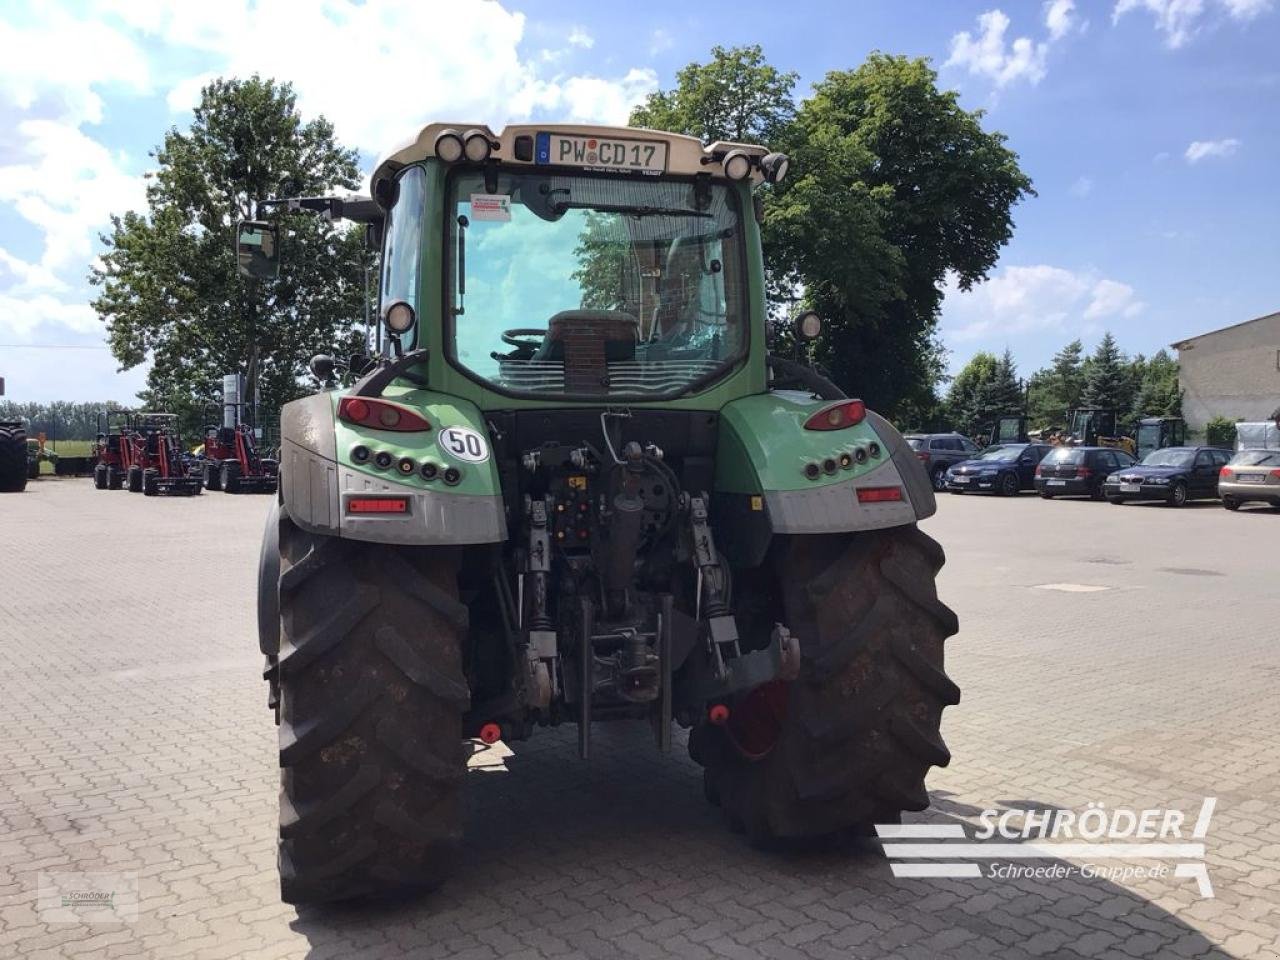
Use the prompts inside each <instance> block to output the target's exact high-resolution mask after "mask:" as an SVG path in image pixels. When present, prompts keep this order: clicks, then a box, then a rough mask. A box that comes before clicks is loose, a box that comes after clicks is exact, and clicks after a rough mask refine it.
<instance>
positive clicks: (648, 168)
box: [534, 133, 667, 173]
mask: <svg viewBox="0 0 1280 960" xmlns="http://www.w3.org/2000/svg"><path fill="white" fill-rule="evenodd" d="M534 159H535V161H536V162H537V163H547V164H554V165H557V166H566V167H593V168H595V169H604V170H634V171H637V172H640V173H665V172H666V169H667V144H666V142H665V141H662V140H628V139H624V138H621V137H577V136H570V135H567V134H563V133H540V134H538V139H537V150H536V152H535V153H534Z"/></svg>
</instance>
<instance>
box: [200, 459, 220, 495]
mask: <svg viewBox="0 0 1280 960" xmlns="http://www.w3.org/2000/svg"><path fill="white" fill-rule="evenodd" d="M204 488H205V489H206V490H221V489H222V467H221V466H220V465H219V464H216V463H206V464H205V465H204Z"/></svg>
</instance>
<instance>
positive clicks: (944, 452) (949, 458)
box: [906, 433, 978, 490]
mask: <svg viewBox="0 0 1280 960" xmlns="http://www.w3.org/2000/svg"><path fill="white" fill-rule="evenodd" d="M906 441H907V443H909V444H911V449H912V450H914V451H915V452H916V457H917V458H918V459H919V460H920V462H921V463H923V464H924V469H925V473H927V474H929V479H930V480H932V481H933V489H935V490H943V489H945V488H946V485H947V468H948V467H951V466H952V465H953V464H957V463H960V462H961V461H962V460H968V459H969V458H970V457H972V456H973V455H974V454H976V453H977V452H978V445H977V444H976V443H974V442H973V441H972V440H970V439H969V438H968V437H962V436H960V434H958V433H911V434H907V437H906Z"/></svg>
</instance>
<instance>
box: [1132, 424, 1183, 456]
mask: <svg viewBox="0 0 1280 960" xmlns="http://www.w3.org/2000/svg"><path fill="white" fill-rule="evenodd" d="M1186 442H1187V422H1186V421H1185V420H1183V419H1182V418H1181V417H1145V418H1144V419H1142V420H1139V421H1138V436H1137V444H1136V447H1135V449H1134V451H1133V455H1134V456H1135V457H1137V458H1138V459H1139V460H1142V459H1143V458H1144V457H1146V455H1147V454H1148V453H1151V452H1152V451H1153V450H1163V449H1164V448H1165V447H1180V446H1182V445H1183V444H1185V443H1186Z"/></svg>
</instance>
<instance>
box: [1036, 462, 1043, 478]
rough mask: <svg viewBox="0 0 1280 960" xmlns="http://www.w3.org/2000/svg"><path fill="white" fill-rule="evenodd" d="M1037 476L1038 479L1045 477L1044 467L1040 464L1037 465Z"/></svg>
mask: <svg viewBox="0 0 1280 960" xmlns="http://www.w3.org/2000/svg"><path fill="white" fill-rule="evenodd" d="M1036 476H1037V477H1043V476H1044V467H1042V466H1040V464H1038V463H1037V464H1036Z"/></svg>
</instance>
